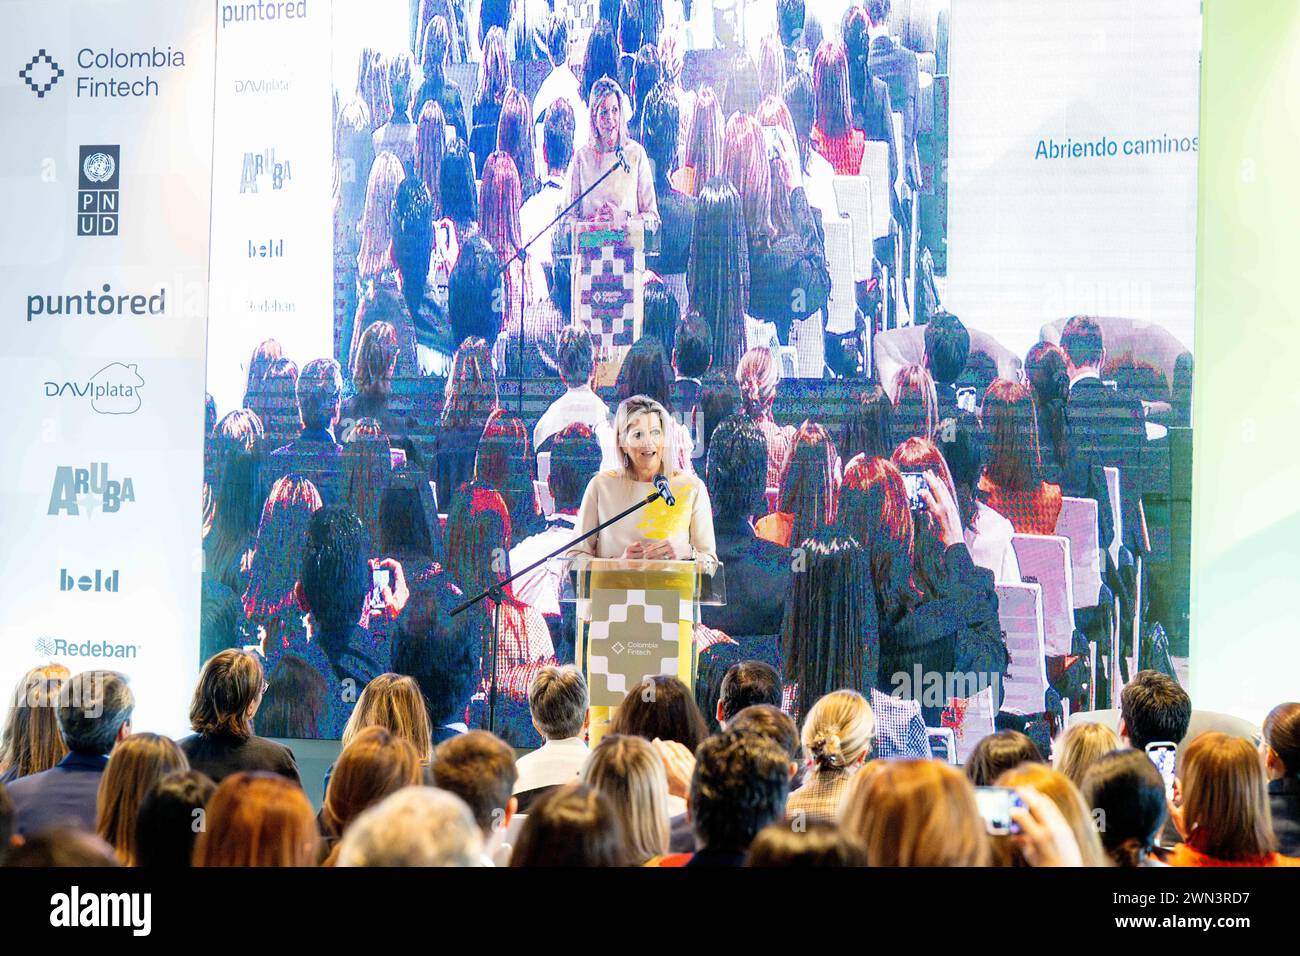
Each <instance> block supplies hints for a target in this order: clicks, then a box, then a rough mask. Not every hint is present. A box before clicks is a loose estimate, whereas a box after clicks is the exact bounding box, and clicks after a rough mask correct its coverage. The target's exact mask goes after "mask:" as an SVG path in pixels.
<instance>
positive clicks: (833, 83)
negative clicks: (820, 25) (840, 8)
mask: <svg viewBox="0 0 1300 956" xmlns="http://www.w3.org/2000/svg"><path fill="white" fill-rule="evenodd" d="M813 89H814V90H816V102H817V118H816V121H815V122H814V123H813V127H812V145H813V148H814V149H815V150H817V152H819V153H821V155H822V156H823V157H825V159H826V161H827V162H828V163H830V164H831V166H832V168H833V169H834V170H835V174H836V175H837V176H856V175H857V174H858V172H859V170H860V169H861V166H862V153H863V149H864V147H865V143H866V139H865V137H864V136H863V134H862V130H860V129H855V128H854V125H853V101H852V99H851V98H850V96H849V61H848V53H847V51H846V50H845V48H844V44H843V43H840V42H838V41H835V40H829V41H825V42H823V43H822V45H821V46H820V47H818V48H817V56H816V57H815V59H814V61H813Z"/></svg>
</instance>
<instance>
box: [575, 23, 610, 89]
mask: <svg viewBox="0 0 1300 956" xmlns="http://www.w3.org/2000/svg"><path fill="white" fill-rule="evenodd" d="M602 77H609V78H610V79H611V80H616V79H617V77H618V42H617V41H616V40H615V39H614V27H613V25H612V24H611V23H610V22H609V21H608V20H603V19H602V20H600V21H598V22H597V23H596V25H595V26H594V27H593V28H592V31H591V34H590V35H589V36H588V37H587V54H586V59H585V60H583V64H582V75H581V76H580V77H579V80H580V81H581V86H579V88H578V94H579V96H580V97H581V98H582V99H583V100H585V101H586V102H588V103H590V102H591V93H592V88H593V87H594V86H595V85H596V83H597V82H598V81H599V80H600V79H601V78H602Z"/></svg>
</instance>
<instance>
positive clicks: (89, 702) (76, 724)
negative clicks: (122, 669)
mask: <svg viewBox="0 0 1300 956" xmlns="http://www.w3.org/2000/svg"><path fill="white" fill-rule="evenodd" d="M133 710H135V695H134V694H132V693H131V688H130V687H129V686H128V685H127V678H126V675H124V674H119V673H118V672H117V671H82V672H81V673H79V674H74V675H72V677H70V678H68V680H67V681H65V682H64V684H63V687H62V688H61V689H60V690H59V730H60V731H62V732H63V742H64V743H65V744H66V745H67V747H68V750H70V751H72V752H73V753H77V754H92V755H96V756H98V755H100V754H106V753H108V752H109V751H110V750H112V749H113V744H114V743H115V742H116V741H117V738H118V736H119V734H120V733H121V731H122V728H123V727H124V726H129V725H130V723H131V713H132V711H133Z"/></svg>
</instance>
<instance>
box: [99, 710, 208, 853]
mask: <svg viewBox="0 0 1300 956" xmlns="http://www.w3.org/2000/svg"><path fill="white" fill-rule="evenodd" d="M189 769H190V762H189V761H188V760H187V759H185V754H184V753H183V752H182V751H181V748H180V747H178V746H176V743H175V741H173V740H172V739H171V738H170V737H162V736H159V735H158V734H132V735H131V736H129V737H126V738H125V739H123V740H120V741H118V743H117V746H115V747H114V748H113V752H112V754H111V755H110V756H109V758H108V766H107V767H105V768H104V775H103V776H102V777H100V778H99V793H98V795H97V796H96V798H95V832H96V833H97V834H99V835H100V836H101V837H103V838H104V839H105V840H106V841H107V842H108V843H110V844H112V846H113V851H114V853H115V854H116V855H117V859H118V861H119V862H120V863H122V865H123V866H134V865H135V856H136V829H135V818H136V815H137V814H138V813H139V812H140V804H142V803H144V798H145V797H147V796H148V795H149V791H150V790H152V789H153V786H154V784H156V783H157V782H158V781H159V780H161V779H162V778H163V777H165V776H166V775H167V774H169V773H177V772H180V773H185V772H186V771H188V770H189Z"/></svg>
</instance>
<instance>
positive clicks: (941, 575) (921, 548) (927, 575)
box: [890, 436, 957, 598]
mask: <svg viewBox="0 0 1300 956" xmlns="http://www.w3.org/2000/svg"><path fill="white" fill-rule="evenodd" d="M890 460H891V461H892V462H893V463H894V464H895V465H896V466H897V467H898V470H899V472H900V473H902V474H907V473H909V472H911V473H916V472H926V471H930V472H933V473H934V475H935V477H936V478H938V479H939V480H940V481H941V482H943V483H944V484H945V485H947V486H948V491H949V493H950V494H951V495H952V496H953V499H954V500H956V498H957V487H956V485H955V484H954V483H953V480H952V475H951V473H949V471H948V463H947V462H946V461H944V460H943V455H941V454H939V449H938V448H936V447H935V445H934V443H933V442H932V441H930V439H928V438H921V437H917V436H913V437H911V438H907V439H905V440H904V441H903V442H902V444H900V445H899V446H898V447H897V448H895V449H894V453H893V455H891V456H890ZM911 519H912V527H913V537H912V542H913V550H912V580H913V581H914V582H915V583H916V586H917V587H918V588H920V589H921V591H922V592H924V593H925V595H926V596H927V597H929V598H937V597H944V596H946V595H947V593H948V589H949V587H950V581H949V576H948V560H947V546H946V545H945V544H944V542H943V534H942V529H941V528H940V526H939V522H938V521H937V520H936V519H935V516H934V514H933V513H932V512H931V511H930V510H929V509H928V508H925V509H917V510H913V511H912V512H911Z"/></svg>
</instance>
